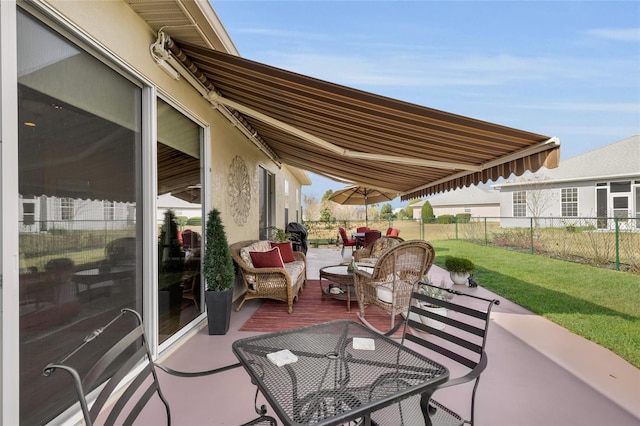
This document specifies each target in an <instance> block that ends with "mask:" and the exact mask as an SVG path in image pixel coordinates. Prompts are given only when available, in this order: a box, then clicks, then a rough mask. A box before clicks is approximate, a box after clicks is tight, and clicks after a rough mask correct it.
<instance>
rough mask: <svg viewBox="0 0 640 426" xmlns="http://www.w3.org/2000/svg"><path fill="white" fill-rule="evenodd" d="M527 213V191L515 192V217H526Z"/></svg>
mask: <svg viewBox="0 0 640 426" xmlns="http://www.w3.org/2000/svg"><path fill="white" fill-rule="evenodd" d="M526 215H527V191H516V192H514V193H513V217H525V216H526Z"/></svg>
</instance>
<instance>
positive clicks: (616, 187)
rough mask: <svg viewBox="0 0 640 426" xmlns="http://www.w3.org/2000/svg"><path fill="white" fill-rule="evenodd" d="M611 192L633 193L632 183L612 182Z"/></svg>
mask: <svg viewBox="0 0 640 426" xmlns="http://www.w3.org/2000/svg"><path fill="white" fill-rule="evenodd" d="M609 190H610V191H611V192H631V182H629V181H627V182H611V184H610V185H609Z"/></svg>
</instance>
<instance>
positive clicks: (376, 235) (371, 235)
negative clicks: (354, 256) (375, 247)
mask: <svg viewBox="0 0 640 426" xmlns="http://www.w3.org/2000/svg"><path fill="white" fill-rule="evenodd" d="M380 237H382V232H380V231H376V230H372V229H370V230H368V231H366V232H365V233H364V240H363V242H362V247H363V248H367V247H369V246H370V245H371V244H373V243H374V242H375V241H376V240H379V239H380Z"/></svg>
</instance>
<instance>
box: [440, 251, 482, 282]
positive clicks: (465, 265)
mask: <svg viewBox="0 0 640 426" xmlns="http://www.w3.org/2000/svg"><path fill="white" fill-rule="evenodd" d="M444 267H445V268H446V269H447V271H449V276H450V277H451V281H453V283H454V284H458V285H464V284H467V282H468V280H469V274H470V273H471V272H473V270H474V269H475V265H474V264H473V262H472V261H470V260H469V259H466V258H464V257H453V256H448V257H447V258H446V260H445V261H444Z"/></svg>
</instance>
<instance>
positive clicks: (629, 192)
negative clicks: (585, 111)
mask: <svg viewBox="0 0 640 426" xmlns="http://www.w3.org/2000/svg"><path fill="white" fill-rule="evenodd" d="M494 187H495V188H496V189H498V190H499V191H500V216H501V217H502V218H503V219H502V220H501V226H523V223H524V221H523V219H526V221H527V222H528V221H529V220H530V218H532V217H536V218H558V217H562V218H563V220H564V221H565V222H566V221H567V220H570V219H571V218H575V219H576V220H578V219H588V218H592V219H595V218H599V220H593V223H594V224H596V225H595V226H597V228H599V229H606V228H612V227H614V226H615V220H614V219H613V218H618V222H619V226H620V229H626V230H638V229H640V135H635V136H631V137H629V138H626V139H623V140H621V141H618V142H614V143H612V144H609V145H606V146H604V147H602V148H598V149H595V150H593V151H589V152H586V153H584V154H581V155H578V156H575V157H572V158H569V159H567V160H563V161H562V162H561V163H560V166H559V167H557V168H555V169H552V170H549V169H546V168H542V169H540V170H539V171H537V172H536V173H528V174H525V175H522V176H519V177H516V178H513V179H508V180H506V181H504V182H503V183H500V184H497V185H495V186H494ZM604 218H607V219H604ZM548 222H549V223H548V224H546V225H545V224H543V226H561V225H562V223H563V222H561V221H558V220H548Z"/></svg>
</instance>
